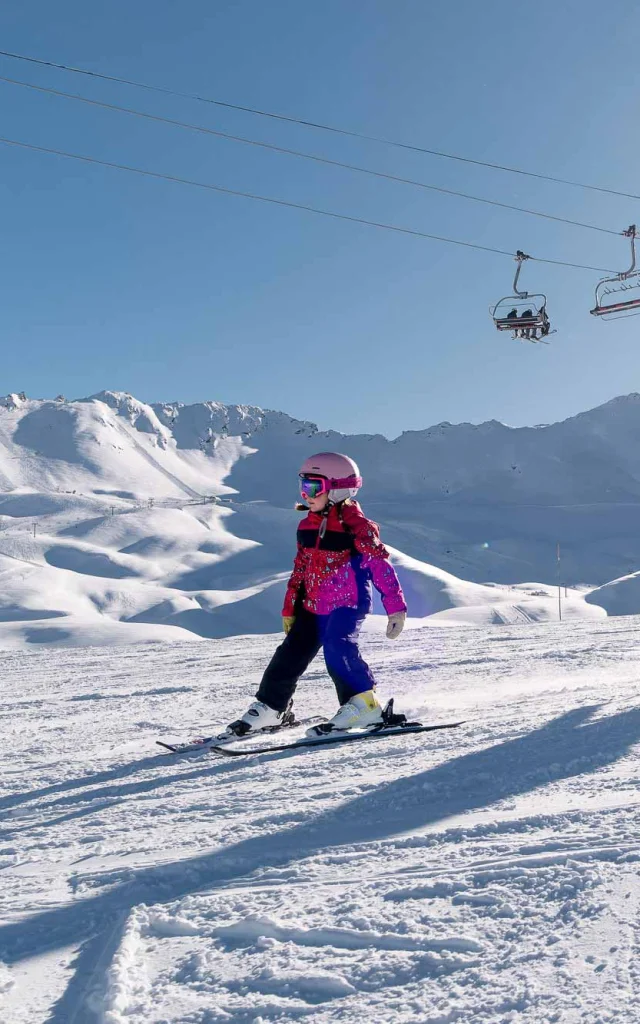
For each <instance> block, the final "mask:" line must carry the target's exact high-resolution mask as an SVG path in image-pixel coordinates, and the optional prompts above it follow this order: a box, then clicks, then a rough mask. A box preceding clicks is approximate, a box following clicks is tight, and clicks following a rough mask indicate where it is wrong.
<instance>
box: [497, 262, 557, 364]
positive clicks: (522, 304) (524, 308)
mask: <svg viewBox="0 0 640 1024" xmlns="http://www.w3.org/2000/svg"><path fill="white" fill-rule="evenodd" d="M528 259H531V257H530V256H527V254H526V253H524V252H522V251H521V250H520V249H518V251H517V253H516V255H515V260H516V262H517V264H518V267H517V270H516V275H515V277H514V279H513V295H506V296H505V297H504V298H503V299H500V301H499V302H496V304H495V306H494V307H493V309H492V310H491V316H492V317H493V322H494V324H495V325H496V327H497V329H498V330H499V331H511V332H512V337H513V338H519V339H520V340H521V341H532V342H542V343H543V344H544V345H548V344H549V342H548V341H544V339H545V338H546V336H547V335H548V334H552V333H555V331H552V330H551V322H550V320H549V317H548V315H547V296H546V295H529V292H522V291H518V278H519V277H520V271H521V270H522V264H523V263H524V261H525V260H528Z"/></svg>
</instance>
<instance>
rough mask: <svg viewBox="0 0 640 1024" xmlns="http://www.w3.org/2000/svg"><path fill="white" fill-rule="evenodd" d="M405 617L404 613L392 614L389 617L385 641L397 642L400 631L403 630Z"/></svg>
mask: <svg viewBox="0 0 640 1024" xmlns="http://www.w3.org/2000/svg"><path fill="white" fill-rule="evenodd" d="M406 617H407V613H406V612H394V613H393V615H390V616H389V621H388V622H387V639H388V640H397V639H398V637H399V636H400V634H401V633H402V630H403V629H404V620H405V619H406Z"/></svg>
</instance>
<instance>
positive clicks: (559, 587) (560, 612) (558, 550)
mask: <svg viewBox="0 0 640 1024" xmlns="http://www.w3.org/2000/svg"><path fill="white" fill-rule="evenodd" d="M556 562H557V563H558V619H559V620H560V622H562V587H561V586H560V541H558V543H557V545H556Z"/></svg>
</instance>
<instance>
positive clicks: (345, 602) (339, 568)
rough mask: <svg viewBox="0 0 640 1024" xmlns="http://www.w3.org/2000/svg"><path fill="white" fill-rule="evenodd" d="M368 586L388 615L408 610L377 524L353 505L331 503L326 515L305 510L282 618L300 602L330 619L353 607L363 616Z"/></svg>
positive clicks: (368, 603) (368, 605)
mask: <svg viewBox="0 0 640 1024" xmlns="http://www.w3.org/2000/svg"><path fill="white" fill-rule="evenodd" d="M323 523H326V529H325V531H324V533H322V531H321V526H322V524H323ZM371 583H373V585H374V587H375V588H376V590H378V591H379V592H380V594H381V595H382V604H383V605H384V610H385V611H386V613H387V615H393V613H394V612H404V611H406V610H407V606H406V604H405V600H404V595H403V593H402V588H401V586H400V583H399V581H398V577H397V576H396V572H395V569H394V568H393V566H392V565H391V563H390V561H389V552H388V551H387V549H386V548H385V546H384V545H383V544H382V543H381V541H380V535H379V530H378V526H377V524H376V523H373V522H371V520H370V519H367V518H366V516H365V515H364V513H363V512H362V509H361V508H360V506H359V505H358V503H357V501H353V500H349V501H345V502H342V503H341V504H340V505H334V506H333V507H332V508H331V510H330V511H329V514H328V516H323V515H320V514H319V513H317V512H308V514H307V515H306V516H305V518H304V519H303V520H302V522H301V523H300V526H299V527H298V551H297V554H296V557H295V562H294V564H293V572H292V573H291V577H290V579H289V583H288V585H287V593H286V596H285V601H284V608H283V610H282V614H283V615H286V616H290V615H294V614H295V607H296V602H302V606H303V607H304V608H306V610H307V611H309V612H313V613H314V614H315V615H330V614H331V612H333V611H335V610H336V608H357V609H358V610H359V611H362V614H363V615H366V614H367V613H368V612H370V611H371V605H372V592H371Z"/></svg>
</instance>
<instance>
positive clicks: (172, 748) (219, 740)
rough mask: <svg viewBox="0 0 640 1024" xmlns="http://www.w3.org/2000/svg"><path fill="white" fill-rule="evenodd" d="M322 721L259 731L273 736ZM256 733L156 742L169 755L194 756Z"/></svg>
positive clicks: (309, 720)
mask: <svg viewBox="0 0 640 1024" xmlns="http://www.w3.org/2000/svg"><path fill="white" fill-rule="evenodd" d="M323 721H324V719H323V718H322V717H321V716H319V715H315V716H314V717H312V718H303V719H300V720H295V721H293V722H287V723H286V724H285V725H277V726H275V728H270V729H261V730H260V735H273V733H276V732H282V730H283V729H296V728H300V727H304V726H309V725H315V724H316V723H317V722H323ZM255 737H256V733H255V732H253V733H251V732H248V733H247V734H246V735H245V736H234V735H233V734H232V735H230V736H225V735H224V733H221V734H220V735H219V736H206V737H204V738H202V739H196V740H192V741H191V742H190V743H165V742H164V740H156V745H157V746H158V747H163V748H164V749H165V750H167V751H168V752H169V753H170V754H195V753H205V752H206V751H208V750H222V749H223V747H222V744H225V743H246V742H247V740H250V739H255Z"/></svg>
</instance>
